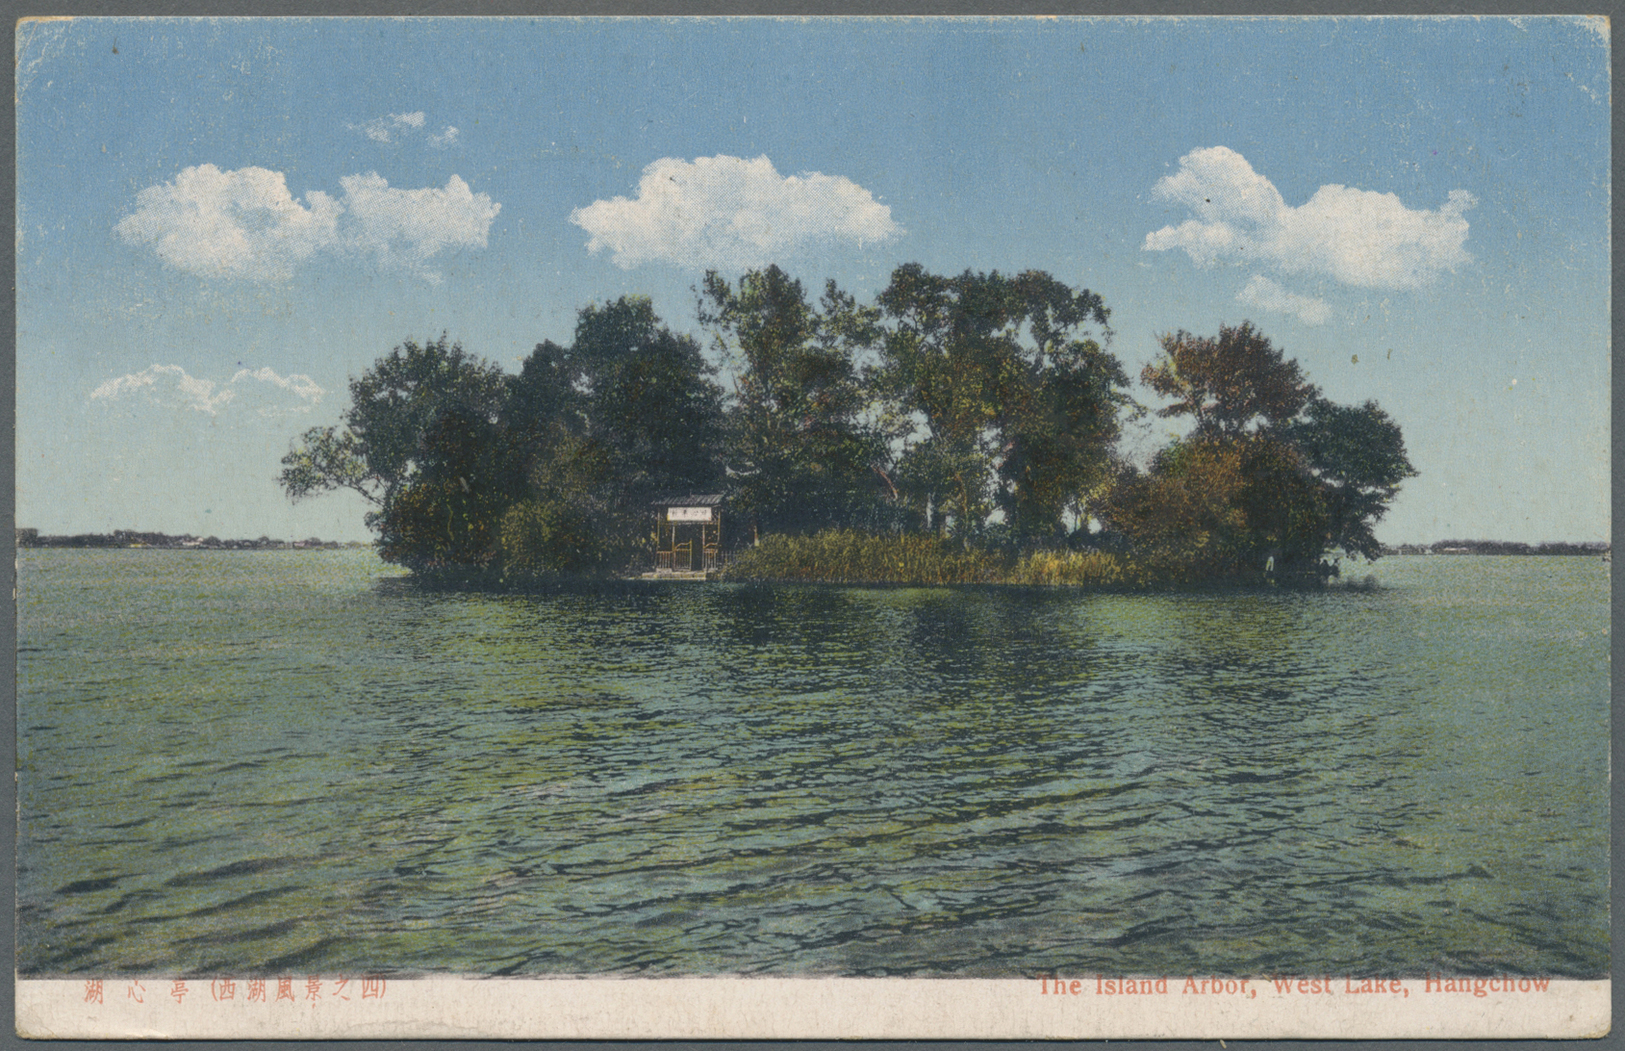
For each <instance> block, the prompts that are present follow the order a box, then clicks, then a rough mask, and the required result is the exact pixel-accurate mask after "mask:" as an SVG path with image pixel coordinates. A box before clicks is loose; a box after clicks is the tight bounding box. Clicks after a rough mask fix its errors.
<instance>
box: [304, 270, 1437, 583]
mask: <svg viewBox="0 0 1625 1051" xmlns="http://www.w3.org/2000/svg"><path fill="white" fill-rule="evenodd" d="M1108 319H1109V312H1108V311H1107V309H1106V306H1105V304H1104V303H1103V302H1102V300H1101V297H1100V296H1098V295H1096V294H1094V293H1092V292H1089V291H1088V290H1077V289H1073V288H1070V287H1068V286H1067V285H1065V284H1063V283H1061V282H1059V281H1057V280H1056V279H1054V278H1053V277H1051V276H1050V275H1048V274H1045V273H1041V272H1026V273H1021V274H1018V275H1014V276H1007V275H1003V274H1000V273H998V272H993V273H974V272H970V271H967V272H965V273H963V274H961V275H959V276H957V277H945V276H940V275H936V274H932V273H929V272H928V271H926V270H925V269H924V268H922V267H920V266H918V265H915V264H910V265H907V266H902V267H899V268H898V269H897V270H896V271H895V272H894V273H893V274H892V278H891V281H890V282H889V283H888V285H887V286H886V288H885V289H884V290H882V291H881V292H880V294H879V295H878V296H877V297H876V299H875V301H874V303H873V304H865V303H860V302H858V301H857V300H856V299H855V298H854V297H852V296H851V295H849V294H847V293H845V292H843V291H842V290H841V289H839V288H838V287H837V286H836V285H835V283H834V282H829V283H828V284H827V285H826V286H825V288H824V291H823V294H822V296H821V297H819V298H818V299H817V301H816V302H814V301H811V300H810V299H809V298H808V295H807V293H806V291H805V290H804V289H803V287H802V285H801V283H800V282H799V281H796V280H794V279H792V278H791V277H790V276H789V275H787V274H786V273H784V271H782V270H780V269H779V268H778V267H776V266H770V267H768V268H766V269H763V270H752V271H749V272H747V273H745V274H744V275H743V276H741V277H740V279H739V280H738V282H737V283H734V282H730V281H729V280H728V279H726V278H724V277H723V276H722V275H720V274H717V273H715V272H712V273H708V274H707V275H706V277H705V280H704V284H703V287H702V288H701V289H700V290H699V309H698V320H699V322H700V325H701V327H702V329H703V330H704V332H705V334H706V338H707V340H708V341H709V345H710V347H711V349H712V351H713V352H714V356H715V359H716V360H718V361H720V362H721V365H722V367H721V368H720V369H719V368H718V367H716V366H713V365H712V364H710V363H709V362H708V360H707V358H706V356H705V355H704V354H702V352H701V346H700V344H699V343H698V342H697V341H696V340H695V339H693V338H691V337H689V336H685V335H681V334H678V333H674V332H672V331H671V330H670V329H669V328H667V327H666V326H665V325H664V324H663V323H662V322H661V320H660V319H659V318H657V317H656V316H655V314H654V311H653V309H652V307H651V305H650V303H649V301H648V300H647V299H643V298H640V297H624V298H622V299H619V300H616V301H615V302H613V303H609V304H605V305H595V306H589V307H586V308H584V309H583V310H581V311H580V312H579V314H578V317H577V323H576V329H575V333H574V338H573V340H572V341H571V343H570V345H569V346H559V345H558V344H555V343H553V342H551V341H549V342H544V343H541V344H539V345H538V346H537V347H536V348H535V350H534V351H533V352H532V353H531V354H530V356H529V357H527V358H526V359H525V361H524V363H523V366H522V367H521V369H520V371H519V373H518V374H517V375H510V374H507V373H504V372H503V371H502V370H500V369H499V368H497V367H496V366H495V365H492V364H491V363H489V362H486V361H483V360H481V359H479V358H477V357H474V356H473V355H470V354H469V353H467V352H466V351H465V350H464V349H463V348H462V347H461V346H459V345H457V344H455V343H451V342H449V340H448V339H447V338H446V337H445V336H442V337H441V338H440V339H439V340H436V341H432V342H428V343H424V344H418V343H416V342H411V341H408V342H406V343H404V344H402V345H401V346H400V347H397V348H396V349H395V350H394V351H393V352H391V353H390V354H389V355H387V356H386V357H384V358H382V359H380V360H379V361H378V362H377V363H376V364H375V365H374V366H373V367H372V368H371V369H369V370H367V371H366V372H365V373H364V374H363V375H362V376H360V377H359V378H357V379H355V380H353V381H352V382H351V384H350V395H351V404H350V406H349V408H348V409H347V410H346V412H345V415H344V418H343V423H342V425H340V426H337V427H326V428H315V429H312V430H310V431H307V432H306V433H305V434H304V435H303V436H302V437H301V438H300V439H299V440H298V442H296V444H295V447H294V448H293V449H292V451H290V452H289V454H288V455H287V456H286V457H285V458H284V460H283V465H284V470H283V472H282V475H281V482H282V485H283V487H284V489H285V490H286V492H287V493H288V495H289V496H290V497H292V498H294V499H299V498H302V497H305V496H308V495H312V494H315V493H319V492H324V491H329V490H333V489H340V488H346V489H351V490H354V491H356V492H358V493H360V494H361V495H362V496H363V497H365V498H366V499H367V500H368V501H369V502H370V503H371V504H372V505H373V510H372V511H370V512H369V515H368V524H369V525H370V526H371V527H372V528H374V529H375V530H376V531H377V533H378V538H379V541H378V542H379V550H380V552H381V553H382V554H383V556H384V557H385V558H386V559H389V560H390V561H393V562H397V563H401V564H403V565H406V566H410V567H412V568H414V569H420V570H429V569H459V570H461V569H468V568H501V569H504V570H509V571H522V572H524V571H528V572H544V573H545V572H592V571H616V570H620V569H623V568H627V567H630V566H633V565H636V564H641V563H643V562H646V561H647V560H648V551H647V549H648V547H649V540H650V528H651V523H652V517H651V504H652V502H653V501H654V500H655V499H656V498H659V497H663V496H667V495H676V494H683V493H697V492H723V493H726V494H727V497H728V501H729V506H730V508H731V515H732V520H733V521H735V522H740V521H743V522H744V523H746V528H745V529H743V530H735V531H734V535H733V539H734V540H735V541H736V542H737V541H741V540H748V539H750V538H752V537H755V536H759V535H761V534H764V533H765V534H774V535H810V534H814V533H818V532H820V531H823V530H829V529H846V530H858V531H860V532H862V533H868V534H871V535H874V534H881V535H903V534H918V535H930V536H935V537H937V538H938V539H939V540H951V541H952V542H953V543H954V544H957V545H959V546H960V547H962V548H964V549H981V550H1004V551H1015V550H1027V551H1031V550H1034V549H1038V548H1052V549H1059V548H1067V547H1072V548H1079V547H1083V548H1091V547H1092V548H1100V549H1104V550H1108V551H1110V550H1119V551H1132V552H1134V553H1136V554H1137V555H1142V556H1144V557H1147V558H1151V559H1157V560H1161V561H1163V562H1165V563H1169V564H1178V565H1182V566H1185V567H1189V568H1190V569H1191V570H1192V571H1193V572H1194V573H1195V574H1197V575H1201V576H1210V577H1248V576H1256V575H1258V574H1260V573H1263V572H1265V571H1266V570H1269V571H1273V572H1293V573H1303V572H1310V573H1313V572H1314V571H1315V570H1316V567H1318V566H1319V565H1320V560H1321V559H1323V558H1324V557H1325V556H1326V554H1327V553H1328V552H1330V551H1333V550H1341V551H1345V552H1348V553H1352V554H1359V555H1363V556H1366V557H1375V556H1376V555H1377V554H1379V553H1380V548H1379V545H1378V544H1377V542H1376V540H1375V538H1374V536H1373V533H1372V529H1373V526H1374V525H1375V524H1376V522H1377V521H1378V520H1379V519H1380V518H1381V517H1382V514H1383V512H1384V510H1385V508H1386V505H1387V503H1388V502H1389V501H1390V500H1391V499H1392V497H1393V496H1394V493H1395V491H1396V488H1397V486H1398V485H1399V484H1400V482H1401V481H1402V480H1403V479H1405V478H1406V477H1408V476H1410V475H1411V474H1412V473H1413V471H1412V469H1411V465H1410V463H1409V461H1408V460H1407V459H1406V456H1405V447H1404V442H1403V439H1402V438H1401V436H1400V431H1399V428H1398V426H1397V425H1396V424H1395V423H1394V422H1393V421H1392V420H1391V419H1389V417H1388V416H1387V415H1386V414H1385V413H1383V412H1382V410H1381V409H1379V408H1378V407H1377V406H1376V404H1375V403H1372V402H1367V403H1366V404H1364V405H1361V406H1340V405H1335V404H1333V403H1331V402H1329V401H1327V400H1326V399H1325V398H1323V397H1322V396H1321V394H1320V392H1319V391H1318V390H1317V389H1316V388H1315V387H1314V386H1313V385H1312V384H1311V383H1309V382H1308V380H1307V379H1306V378H1305V377H1304V376H1303V374H1302V371H1301V370H1300V368H1299V367H1298V365H1297V363H1296V362H1294V361H1291V360H1290V359H1287V358H1286V357H1284V355H1282V354H1281V353H1280V352H1279V351H1278V350H1276V349H1275V348H1274V347H1272V346H1271V345H1270V342H1269V340H1268V339H1266V338H1265V337H1264V336H1263V335H1261V334H1260V333H1258V332H1257V331H1256V330H1254V329H1253V327H1252V326H1251V325H1250V324H1243V325H1241V326H1239V327H1237V328H1222V329H1221V330H1220V333H1219V335H1218V336H1217V337H1216V338H1208V337H1197V336H1193V335H1190V334H1189V333H1186V332H1177V333H1174V334H1172V335H1169V336H1166V337H1164V338H1163V340H1162V353H1161V356H1160V357H1159V358H1158V360H1157V361H1156V362H1154V363H1153V364H1152V365H1150V366H1148V367H1147V368H1146V369H1145V370H1144V372H1143V373H1142V375H1141V380H1142V382H1143V383H1144V384H1145V385H1146V386H1147V387H1149V388H1150V389H1151V390H1152V391H1153V392H1154V393H1155V394H1157V395H1159V396H1161V397H1162V398H1164V399H1166V401H1167V402H1168V404H1167V406H1166V407H1165V408H1162V409H1160V410H1159V411H1160V413H1161V414H1162V415H1164V416H1168V417H1188V418H1189V421H1190V424H1191V426H1190V431H1189V433H1188V434H1186V435H1185V436H1184V437H1183V438H1180V439H1178V440H1177V441H1175V442H1173V443H1172V444H1171V445H1170V446H1169V447H1167V448H1166V449H1164V450H1162V451H1161V452H1160V453H1159V454H1158V455H1157V456H1156V458H1155V460H1154V462H1153V463H1152V464H1151V465H1150V466H1149V468H1148V469H1146V470H1138V469H1135V468H1133V467H1131V466H1128V465H1126V464H1124V463H1123V462H1122V460H1121V459H1120V457H1119V455H1118V451H1117V444H1118V439H1119V437H1120V434H1121V429H1122V426H1123V423H1124V421H1125V420H1127V419H1130V418H1132V417H1133V416H1135V415H1136V414H1138V413H1141V412H1143V411H1144V410H1143V409H1142V408H1141V407H1140V406H1139V405H1137V404H1136V403H1135V401H1134V400H1133V399H1132V398H1131V396H1130V394H1129V389H1128V388H1129V381H1128V378H1127V376H1126V375H1125V374H1124V372H1123V369H1122V366H1121V365H1120V363H1119V362H1118V361H1117V359H1116V358H1115V357H1113V356H1112V355H1111V353H1109V351H1108V350H1107V349H1106V344H1107V343H1108V342H1109V340H1110V336H1111V330H1110V328H1109V327H1108ZM719 377H722V378H725V380H726V382H727V384H728V389H726V390H725V389H724V387H723V386H722V385H721V384H720V383H719V382H718V380H719Z"/></svg>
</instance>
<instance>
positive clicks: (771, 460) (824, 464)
mask: <svg viewBox="0 0 1625 1051" xmlns="http://www.w3.org/2000/svg"><path fill="white" fill-rule="evenodd" d="M699 317H700V322H701V324H703V325H704V326H705V327H706V328H707V329H708V330H709V331H710V333H711V335H712V339H713V341H714V343H715V346H716V348H717V350H718V351H719V352H720V353H721V354H722V355H723V356H724V359H725V360H727V361H729V362H730V363H731V364H732V365H733V366H734V394H733V398H732V401H731V404H730V406H729V413H728V445H727V447H728V470H729V474H730V476H731V477H730V488H731V489H732V490H733V491H734V494H735V505H736V507H737V509H738V510H739V511H741V512H743V513H745V514H747V515H749V516H750V517H751V518H752V519H753V520H754V521H755V522H756V523H757V524H758V525H759V526H760V527H761V528H763V529H767V530H769V531H772V532H790V533H796V532H810V531H813V530H816V529H820V528H825V527H829V526H853V525H860V524H867V523H869V522H872V520H873V518H874V515H875V509H876V502H877V500H878V498H879V496H880V492H881V487H882V485H883V483H884V475H883V474H881V473H880V464H881V461H882V459H883V457H884V454H885V439H884V437H883V436H882V435H881V433H880V432H879V431H878V430H876V429H875V428H874V427H871V426H867V425H866V424H865V422H864V419H863V414H864V410H865V409H866V408H867V405H868V396H867V393H866V391H865V390H864V387H863V384H862V383H861V381H860V377H859V374H858V369H857V365H856V362H855V360H854V355H855V351H856V350H858V349H861V348H863V347H865V346H867V345H868V344H870V343H872V342H873V341H874V340H875V338H876V337H877V335H878V328H877V326H876V324H875V322H876V319H877V312H876V311H875V310H874V309H873V308H867V307H859V306H858V305H857V304H856V302H855V301H854V300H853V298H852V297H851V296H849V295H846V294H845V293H843V292H841V291H840V289H839V288H838V287H837V286H836V284H835V282H834V281H830V282H828V284H827V285H826V286H825V290H824V296H823V298H822V300H821V301H820V302H819V304H818V306H816V307H814V306H812V305H810V304H809V303H808V302H807V296H806V293H805V292H804V291H803V289H802V286H801V282H800V281H796V280H793V279H792V278H791V277H790V276H789V275H787V274H786V273H785V272H784V271H783V270H781V269H779V267H777V266H770V267H768V268H767V269H766V270H751V271H748V272H746V273H745V275H744V276H743V277H741V278H740V280H739V286H738V288H737V289H735V288H734V287H733V286H732V285H731V284H729V282H728V281H727V280H726V279H724V278H723V277H722V276H721V275H719V274H718V273H717V272H716V271H714V270H713V271H709V272H707V274H706V275H705V285H704V291H703V293H702V296H701V299H700V311H699Z"/></svg>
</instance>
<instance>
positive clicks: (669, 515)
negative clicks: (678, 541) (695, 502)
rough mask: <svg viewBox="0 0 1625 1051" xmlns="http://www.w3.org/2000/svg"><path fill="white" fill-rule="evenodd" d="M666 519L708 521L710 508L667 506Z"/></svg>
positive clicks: (671, 520)
mask: <svg viewBox="0 0 1625 1051" xmlns="http://www.w3.org/2000/svg"><path fill="white" fill-rule="evenodd" d="M666 521H668V522H709V521H711V509H710V508H709V507H668V508H666Z"/></svg>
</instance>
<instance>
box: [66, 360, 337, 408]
mask: <svg viewBox="0 0 1625 1051" xmlns="http://www.w3.org/2000/svg"><path fill="white" fill-rule="evenodd" d="M326 393H327V391H325V390H323V389H322V388H321V387H319V386H317V385H316V382H315V381H314V380H312V379H311V378H310V377H309V376H306V375H304V374H303V373H297V372H296V373H293V374H291V375H288V376H280V375H278V374H277V373H276V371H275V370H273V369H270V368H259V369H238V370H237V371H236V372H235V373H234V374H233V375H232V377H231V379H229V380H227V381H226V382H225V383H224V384H217V383H215V381H213V380H206V379H199V378H198V377H196V376H193V375H191V374H190V373H188V372H187V371H186V370H185V369H184V368H182V367H181V366H179V365H152V366H149V367H148V368H144V369H142V370H141V371H140V372H132V373H129V374H128V375H124V376H119V377H117V378H115V379H110V380H108V381H107V382H105V383H103V384H101V385H100V386H99V387H97V388H96V389H95V390H93V391H91V392H90V398H91V400H92V401H105V402H113V401H118V400H121V399H124V398H130V397H138V398H141V399H142V400H144V401H147V402H149V403H152V404H155V405H163V406H166V407H170V408H183V409H191V410H193V411H194V412H201V413H205V414H207V415H209V416H218V415H220V413H221V412H223V411H225V410H226V409H227V408H228V407H230V406H233V405H236V406H239V407H242V408H244V409H246V410H248V411H252V412H255V413H257V414H258V415H261V416H286V415H289V414H292V413H300V412H308V411H310V409H311V408H312V407H313V406H315V405H316V404H317V403H318V402H320V401H321V400H322V395H324V394H326Z"/></svg>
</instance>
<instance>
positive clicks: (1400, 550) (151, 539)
mask: <svg viewBox="0 0 1625 1051" xmlns="http://www.w3.org/2000/svg"><path fill="white" fill-rule="evenodd" d="M17 546H18V547H19V548H33V547H78V548H155V549H158V550H182V551H199V550H201V551H284V550H295V549H298V550H308V549H311V548H323V549H335V548H364V547H372V543H371V542H370V541H365V540H348V541H342V542H341V541H338V540H322V539H320V538H318V537H307V538H306V539H304V540H276V539H272V538H271V537H268V536H260V537H255V538H254V539H252V540H245V539H232V540H222V539H220V538H219V537H217V536H208V537H198V536H193V535H192V534H190V533H182V534H180V535H178V536H177V535H171V534H168V533H144V532H138V531H136V530H133V529H115V530H113V532H111V533H74V534H72V535H42V534H41V533H40V531H39V530H38V529H24V528H19V529H18V530H17ZM1611 548H1612V545H1611V544H1610V543H1609V542H1608V541H1606V540H1585V541H1579V542H1569V541H1555V542H1547V543H1541V544H1525V543H1523V542H1521V541H1516V540H1440V541H1438V542H1436V543H1432V544H1393V545H1387V546H1385V547H1383V549H1382V553H1383V554H1384V555H1590V556H1598V555H1606V554H1609V553H1610V551H1611Z"/></svg>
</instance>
